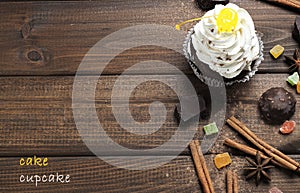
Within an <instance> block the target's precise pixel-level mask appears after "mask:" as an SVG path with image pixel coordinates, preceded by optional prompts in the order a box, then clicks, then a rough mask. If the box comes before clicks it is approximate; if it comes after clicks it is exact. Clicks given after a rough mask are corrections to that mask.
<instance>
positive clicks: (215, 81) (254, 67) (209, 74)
mask: <svg viewBox="0 0 300 193" xmlns="http://www.w3.org/2000/svg"><path fill="white" fill-rule="evenodd" d="M193 33H194V27H193V28H191V29H190V30H189V32H188V34H187V37H186V40H185V42H184V44H183V52H184V55H185V57H186V58H187V60H188V62H189V65H190V66H191V68H192V69H193V71H194V73H195V75H196V76H197V77H198V78H199V79H200V80H201V81H202V82H204V83H205V84H207V85H208V86H214V87H220V86H224V84H225V85H226V86H231V85H233V84H235V83H243V82H247V81H249V80H250V78H251V77H253V76H254V75H255V73H256V72H257V71H258V67H259V65H260V64H261V62H262V61H263V60H264V56H263V48H264V46H263V42H262V40H261V37H262V34H261V33H259V32H256V35H257V38H258V42H259V48H260V49H259V55H258V58H257V59H256V60H254V61H253V62H252V64H251V71H246V70H243V71H242V72H241V73H240V75H238V76H237V77H235V78H231V79H227V78H224V77H222V76H221V75H220V74H219V73H217V72H215V71H212V70H211V69H210V68H209V66H208V65H207V64H205V63H203V62H201V61H200V60H199V59H198V58H197V56H192V55H190V54H189V53H191V52H189V51H190V49H191V48H190V41H191V36H192V34H193ZM195 63H201V64H203V66H205V69H201V70H200V69H199V68H198V67H197V65H196V64H195ZM203 71H206V72H205V73H203Z"/></svg>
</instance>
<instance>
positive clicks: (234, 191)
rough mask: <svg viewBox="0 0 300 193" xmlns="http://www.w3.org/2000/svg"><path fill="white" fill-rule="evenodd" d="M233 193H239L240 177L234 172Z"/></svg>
mask: <svg viewBox="0 0 300 193" xmlns="http://www.w3.org/2000/svg"><path fill="white" fill-rule="evenodd" d="M233 193H239V186H238V176H237V173H236V172H233Z"/></svg>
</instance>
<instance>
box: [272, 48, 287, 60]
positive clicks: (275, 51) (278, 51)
mask: <svg viewBox="0 0 300 193" xmlns="http://www.w3.org/2000/svg"><path fill="white" fill-rule="evenodd" d="M283 52H284V47H282V46H281V45H276V46H274V47H273V48H272V49H271V50H270V54H271V55H272V56H273V57H274V58H275V59H277V58H278V57H279V56H280V55H281V54H282V53H283Z"/></svg>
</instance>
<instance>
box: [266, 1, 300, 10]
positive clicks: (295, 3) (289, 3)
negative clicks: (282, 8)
mask: <svg viewBox="0 0 300 193" xmlns="http://www.w3.org/2000/svg"><path fill="white" fill-rule="evenodd" d="M264 1H267V2H271V3H278V4H281V5H286V6H288V7H292V8H296V9H300V1H299V0H264Z"/></svg>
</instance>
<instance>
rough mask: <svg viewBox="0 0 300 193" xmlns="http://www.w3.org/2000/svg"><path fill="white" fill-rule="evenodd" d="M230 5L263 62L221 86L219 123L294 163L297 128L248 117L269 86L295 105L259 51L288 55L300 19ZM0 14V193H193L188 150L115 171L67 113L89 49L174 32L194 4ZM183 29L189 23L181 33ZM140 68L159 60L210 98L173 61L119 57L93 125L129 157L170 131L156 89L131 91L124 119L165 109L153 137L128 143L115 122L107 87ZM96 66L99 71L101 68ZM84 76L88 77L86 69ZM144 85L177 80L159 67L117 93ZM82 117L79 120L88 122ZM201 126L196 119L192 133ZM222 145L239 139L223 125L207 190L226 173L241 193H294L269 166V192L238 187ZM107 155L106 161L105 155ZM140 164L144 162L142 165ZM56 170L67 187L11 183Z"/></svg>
mask: <svg viewBox="0 0 300 193" xmlns="http://www.w3.org/2000/svg"><path fill="white" fill-rule="evenodd" d="M231 2H234V3H236V4H238V5H240V6H241V7H243V8H245V9H247V10H248V11H249V13H250V14H251V16H252V17H253V20H254V22H255V26H256V29H257V30H258V31H259V32H260V33H262V34H263V37H262V40H263V42H264V46H265V48H264V57H265V60H264V62H263V63H262V64H261V66H260V68H259V72H258V74H257V75H255V77H254V78H252V79H251V81H250V82H247V83H243V84H238V85H234V86H231V87H228V88H227V93H226V94H227V111H226V116H227V117H228V116H231V115H238V116H239V117H240V119H241V120H242V121H244V122H245V124H247V125H248V126H249V127H250V128H251V129H252V130H253V131H254V132H255V133H257V135H258V136H260V137H261V138H263V139H264V140H265V141H267V142H268V143H270V144H272V145H274V146H275V147H277V148H279V149H281V150H283V151H284V152H286V153H288V154H289V155H291V156H293V157H294V158H295V159H297V160H298V161H300V156H299V155H300V142H299V141H300V130H299V128H298V127H297V128H296V130H295V131H294V133H293V134H291V135H289V136H283V135H281V134H279V133H278V129H279V126H278V125H269V124H267V123H264V121H263V120H261V118H260V115H259V112H258V109H257V100H258V98H259V97H260V95H261V94H262V93H263V92H264V91H265V90H267V89H268V88H270V87H275V86H282V87H284V88H286V89H287V90H289V91H290V92H292V93H294V94H295V96H296V98H297V100H298V101H300V95H297V94H296V93H295V90H294V89H293V88H291V87H290V86H288V85H287V83H286V81H285V80H286V78H287V76H288V66H287V65H286V64H285V63H284V61H283V60H284V59H283V57H280V58H279V59H278V60H274V59H272V57H271V56H270V55H269V53H268V52H269V50H270V48H272V47H273V46H274V45H276V44H281V45H282V46H284V47H285V54H287V55H292V54H293V51H294V49H295V48H297V47H299V44H298V43H297V42H296V41H295V40H293V39H292V37H291V31H292V26H293V22H294V19H295V16H296V15H299V13H297V12H295V11H293V10H289V9H285V8H281V7H279V6H276V5H272V4H268V3H265V2H261V1H255V0H243V1H242V0H234V1H231ZM0 10H1V13H0V15H1V17H0V69H1V70H0V192H57V191H62V192H201V186H200V185H199V181H198V179H197V175H196V173H195V168H194V165H193V162H192V159H191V156H190V152H189V149H188V148H186V149H185V150H184V151H183V152H182V153H181V154H180V155H179V156H178V157H177V158H175V159H174V160H172V161H171V162H170V163H168V164H166V165H163V166H160V167H158V168H155V169H151V170H144V171H130V170H125V169H119V168H117V167H114V166H111V165H109V164H108V163H106V162H104V161H102V160H100V159H98V158H97V157H95V156H93V153H92V152H90V151H89V149H88V148H87V147H86V145H85V144H84V142H83V141H82V139H81V137H80V135H79V133H78V131H77V129H76V125H75V122H74V117H73V113H72V89H73V81H74V75H75V73H76V70H77V68H78V66H79V64H80V62H81V60H82V59H83V57H84V56H85V54H86V52H87V51H88V50H89V49H90V48H91V47H92V46H93V45H94V44H95V43H96V42H98V41H99V40H100V39H102V38H104V37H105V36H107V35H109V34H111V33H113V32H115V31H117V30H119V29H122V28H124V27H128V26H134V25H137V24H149V23H156V24H163V25H168V26H175V24H177V23H179V22H181V21H184V20H186V19H190V18H194V17H199V16H201V15H203V14H204V12H203V11H201V10H199V9H198V8H197V7H196V6H195V2H194V1H192V0H189V1H185V0H178V1H177V0H176V1H174V0H166V1H163V0H154V1H152V0H146V1H138V0H130V1H121V0H115V1H109V0H101V1H82V0H81V1H60V2H56V1H16V2H7V1H5V2H0ZM190 27H191V24H188V25H186V26H184V27H183V30H187V29H189V28H190ZM29 52H31V54H29V55H28V53H29ZM99 56H100V57H101V54H99ZM144 60H163V61H165V62H168V63H171V64H173V65H174V66H176V67H177V68H178V69H180V70H181V71H183V72H184V73H185V74H187V76H188V78H189V79H190V80H191V82H192V83H193V85H194V86H195V88H196V91H197V93H198V94H203V95H205V96H206V97H209V96H208V95H207V93H208V89H207V87H206V86H205V85H204V84H202V83H201V82H200V81H199V80H198V79H197V78H196V77H195V76H194V75H193V72H192V70H191V69H190V67H189V66H188V65H187V62H186V60H185V58H184V57H183V56H182V55H180V54H178V53H175V52H174V51H172V50H168V49H164V48H160V47H155V46H142V47H137V48H133V49H130V50H127V51H125V52H123V53H121V54H120V55H119V56H117V57H116V58H114V60H112V61H111V63H110V64H109V65H108V66H107V67H106V69H105V70H104V72H103V76H102V77H101V79H100V80H101V83H100V82H99V84H98V85H97V90H96V94H95V101H96V108H97V113H98V118H99V121H100V122H101V123H103V125H104V127H105V128H106V131H107V133H108V134H109V136H110V137H111V138H112V139H113V140H114V141H116V142H118V143H119V144H120V145H122V146H124V147H129V148H133V149H140V148H144V149H145V148H153V147H157V146H159V145H161V144H163V143H164V142H166V141H167V140H168V139H169V138H170V136H172V135H173V134H174V132H175V131H176V129H177V127H178V125H177V123H176V120H175V119H174V117H173V111H174V107H175V104H176V103H177V102H178V97H177V96H176V93H175V92H174V91H173V90H172V89H170V88H169V87H168V86H166V85H165V84H163V83H158V82H147V83H144V84H141V85H139V86H138V87H137V88H136V89H135V90H134V92H133V93H132V95H131V97H130V109H131V113H132V116H133V117H134V118H135V119H136V120H137V121H140V122H145V121H148V120H149V118H150V117H149V111H148V110H149V104H150V103H151V102H153V101H157V100H159V101H161V102H163V103H164V104H165V106H166V109H167V112H168V114H167V119H166V122H165V124H164V125H163V126H162V128H161V129H160V130H159V131H158V132H155V133H154V134H152V135H150V136H136V135H132V134H129V133H128V132H125V131H124V130H123V129H122V128H121V127H120V125H119V124H118V123H117V122H116V120H115V118H114V116H113V114H112V108H111V104H110V102H111V100H110V99H111V94H112V88H113V86H114V83H115V81H116V79H117V78H118V76H119V75H120V74H121V73H122V72H123V71H124V70H126V69H127V68H129V67H130V66H132V65H133V64H135V63H137V62H140V61H144ZM98 63H99V65H102V66H104V65H105V64H104V63H101V61H100V62H99V61H98ZM147 73H148V74H149V73H150V74H151V75H146V74H147ZM83 75H84V76H95V75H97V74H95V72H94V71H93V69H88V70H87V71H85V72H84V74H83ZM145 77H146V78H153V77H161V78H163V79H164V80H165V81H167V82H169V83H170V84H171V85H175V86H176V87H178V88H179V89H181V90H183V89H184V86H183V85H182V84H183V79H182V77H181V76H179V75H178V74H176V73H175V71H170V70H169V69H168V68H163V67H159V66H156V69H151V68H150V69H144V68H141V69H137V70H135V71H133V72H132V73H131V74H130V75H129V76H128V77H127V79H126V82H125V85H124V89H125V90H126V89H127V88H128V86H130V85H132V84H135V83H136V82H138V81H139V80H143V79H144V78H145ZM103 82H104V83H103ZM127 84H128V85H127ZM81 92H84V91H81ZM122 96H123V95H122V93H120V97H118V98H117V100H118V101H119V102H120V103H125V99H126V98H124V97H122ZM83 103H90V101H88V100H87V101H83ZM299 105H300V104H299V102H298V104H297V109H296V113H295V115H294V117H293V120H295V121H296V122H297V125H300V121H299V120H300V114H299V111H298V110H299V108H300V107H299ZM85 116H86V117H87V119H86V120H88V118H89V116H90V115H85ZM206 123H207V121H205V120H202V121H200V123H199V128H201V126H203V125H204V124H206ZM150 129H153V128H149V130H150ZM145 132H147V130H145ZM184 134H185V133H182V135H184ZM202 136H203V133H202V131H201V130H200V129H199V132H198V133H197V134H196V135H195V138H198V139H200V140H201V139H202ZM103 137H104V136H100V137H99V139H100V140H101V139H102V138H103ZM225 137H231V138H236V139H237V140H239V141H240V142H242V141H243V140H242V139H241V138H240V137H239V136H238V135H237V134H236V133H235V132H233V131H232V130H231V129H230V128H229V127H228V126H227V125H224V126H223V128H222V130H221V136H220V137H219V138H218V140H217V142H216V144H215V145H214V147H213V148H212V149H211V150H210V152H209V154H208V155H206V159H207V163H208V166H209V170H210V171H211V173H212V178H213V179H214V180H213V181H214V182H215V183H214V186H215V189H216V192H225V172H226V170H227V169H229V168H230V169H234V170H237V171H238V176H239V185H240V192H242V193H243V192H245V193H247V192H257V193H261V192H267V190H268V189H269V188H270V187H273V186H277V187H280V189H282V190H283V192H285V193H297V192H299V189H300V176H299V175H295V174H293V173H291V172H288V171H284V170H280V169H277V168H276V169H274V170H272V173H271V175H272V179H273V180H272V182H271V183H270V184H268V183H262V184H261V185H260V186H258V187H256V186H255V183H254V181H251V180H250V181H245V174H244V172H243V170H242V168H243V167H244V166H245V165H246V162H245V156H244V155H243V154H241V153H239V152H236V151H233V150H232V149H229V148H228V147H225V146H223V141H224V138H225ZM174 149H176V146H170V147H166V148H165V149H164V151H163V152H162V153H163V154H164V155H165V156H168V155H170V154H171V153H172V152H173V151H174ZM226 151H228V152H230V153H231V155H232V159H233V163H232V165H231V166H230V167H228V168H225V169H222V170H220V171H218V170H217V169H216V168H215V166H214V164H213V158H214V156H215V155H216V154H217V153H223V152H226ZM107 153H108V154H109V153H110V150H109V149H108V150H107ZM33 155H39V156H44V157H48V158H49V166H47V167H43V168H41V167H34V166H23V167H21V166H20V165H19V159H20V157H22V156H33ZM157 157H158V155H157ZM112 159H113V157H112ZM117 160H119V159H117ZM144 162H145V164H153V163H149V162H148V161H147V160H144ZM56 172H59V173H63V174H69V175H70V176H71V182H70V183H68V184H57V183H52V184H51V183H43V184H39V185H38V187H35V185H34V184H32V183H20V182H19V181H18V180H19V176H20V175H21V174H24V175H25V174H26V175H27V174H39V175H42V174H50V173H56Z"/></svg>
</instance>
